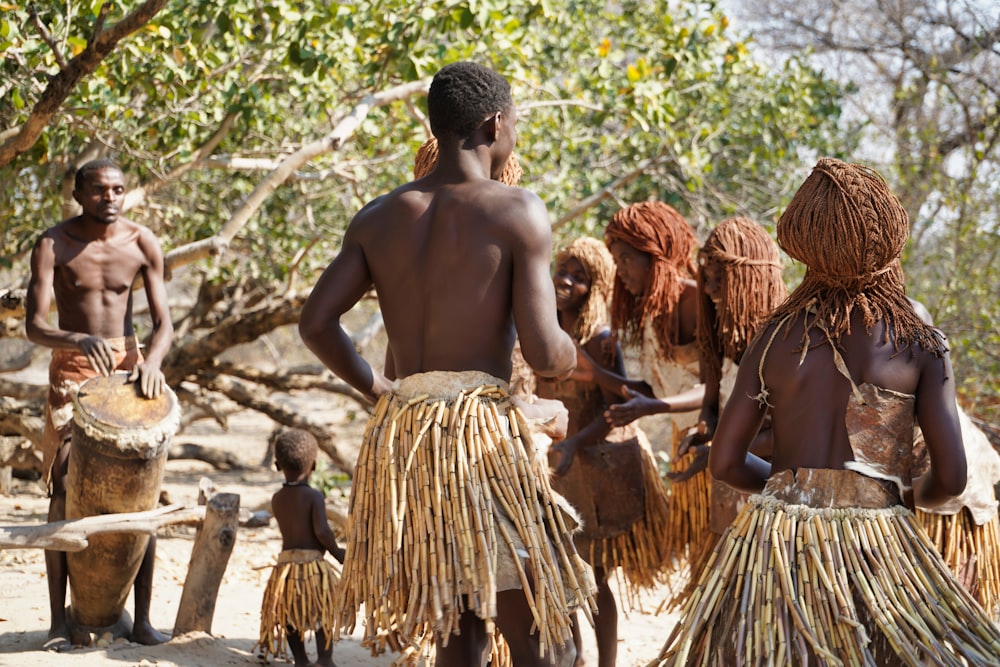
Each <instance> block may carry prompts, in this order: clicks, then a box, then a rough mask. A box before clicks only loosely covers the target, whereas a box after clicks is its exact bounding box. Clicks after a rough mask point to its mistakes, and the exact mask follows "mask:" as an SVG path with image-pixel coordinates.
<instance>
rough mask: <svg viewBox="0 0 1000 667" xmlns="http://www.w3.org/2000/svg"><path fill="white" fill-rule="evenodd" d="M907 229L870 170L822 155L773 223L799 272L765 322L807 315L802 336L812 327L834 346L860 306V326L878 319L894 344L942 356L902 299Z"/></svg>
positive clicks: (869, 325)
mask: <svg viewBox="0 0 1000 667" xmlns="http://www.w3.org/2000/svg"><path fill="white" fill-rule="evenodd" d="M909 232H910V228H909V220H908V219H907V216H906V210H905V209H903V206H902V205H901V204H900V203H899V200H898V199H896V196H895V195H893V194H892V192H891V191H890V190H889V186H888V185H887V184H886V182H885V181H884V180H883V179H882V177H881V176H880V175H879V174H878V173H876V172H875V171H873V170H871V169H869V168H867V167H865V166H862V165H859V164H848V163H845V162H841V161H839V160H834V159H832V158H823V159H822V160H820V161H819V162H818V163H817V164H816V166H815V167H814V168H813V171H812V173H811V174H810V175H809V178H807V179H806V181H805V183H803V184H802V187H800V188H799V190H798V192H796V193H795V197H793V198H792V201H791V203H790V204H789V205H788V209H787V210H785V212H784V214H783V215H782V216H781V219H780V220H779V221H778V243H779V244H780V245H781V247H782V248H784V250H785V252H787V253H788V254H789V255H790V256H791V257H793V258H795V259H797V260H799V261H801V262H803V263H805V265H806V267H807V270H806V275H805V277H804V278H803V279H802V284H801V285H799V287H798V288H797V289H796V290H795V291H794V292H792V295H791V296H790V297H789V298H788V301H786V302H785V303H784V304H782V305H781V306H780V307H779V308H778V310H777V311H776V312H775V314H774V316H773V317H772V320H773V321H781V320H783V319H785V318H786V317H787V316H792V315H795V314H798V313H809V314H808V315H807V316H806V317H807V320H806V321H805V336H808V332H809V330H810V329H812V328H813V327H816V326H819V327H821V328H823V329H824V330H825V331H826V334H827V335H828V336H829V338H830V341H831V342H832V343H834V344H836V342H837V341H838V340H839V339H840V337H841V335H843V334H845V333H850V332H851V313H852V311H853V310H854V309H855V308H860V309H861V312H862V314H863V315H864V323H865V328H866V330H868V331H871V328H872V326H873V325H874V324H875V323H876V322H878V321H880V320H883V319H884V320H885V321H886V334H885V335H886V337H887V338H890V337H891V339H892V341H893V345H894V346H895V348H896V349H903V348H906V347H909V346H910V345H914V344H917V345H920V347H922V348H923V349H925V350H928V351H930V352H935V353H937V354H939V355H940V354H943V353H944V351H945V345H944V342H943V341H942V340H941V339H940V338H939V336H938V335H937V334H936V333H935V332H934V330H933V328H931V327H929V326H928V325H926V324H924V322H923V321H921V319H920V318H919V317H918V316H917V314H916V312H915V311H914V310H913V305H912V304H911V303H910V301H909V300H908V299H907V298H906V289H905V287H904V285H903V271H902V267H901V266H900V264H899V255H900V253H901V252H902V250H903V246H904V245H905V243H906V239H907V237H908V236H909ZM789 320H790V321H791V318H789Z"/></svg>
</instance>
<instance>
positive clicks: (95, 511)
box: [66, 372, 180, 629]
mask: <svg viewBox="0 0 1000 667" xmlns="http://www.w3.org/2000/svg"><path fill="white" fill-rule="evenodd" d="M127 378H128V373H125V372H116V373H113V374H112V375H111V376H109V377H104V376H98V377H95V378H91V379H90V380H87V381H86V382H84V383H83V384H82V385H81V386H80V391H79V392H78V394H77V396H76V397H75V399H74V415H73V442H72V447H71V448H70V454H69V471H68V472H67V475H66V518H67V519H79V518H81V517H86V516H94V515H99V514H114V513H118V512H142V511H146V510H151V509H154V508H155V507H156V505H157V503H158V501H159V497H160V485H161V483H162V482H163V473H164V468H165V464H166V461H167V449H168V448H169V445H170V439H171V438H172V437H173V435H174V433H175V432H176V431H177V427H178V426H179V424H180V408H179V405H178V403H177V397H176V396H175V395H174V393H173V392H172V391H171V390H170V388H169V387H168V388H167V389H166V391H165V393H163V394H161V395H160V396H159V397H157V398H154V399H147V398H145V397H143V396H142V393H141V390H140V389H139V387H138V384H137V383H136V382H128V381H127ZM148 543H149V536H148V535H146V534H143V533H106V534H101V535H94V536H92V537H91V538H90V542H89V546H88V547H87V548H86V549H84V550H83V551H79V552H76V553H67V554H66V560H67V565H68V570H69V587H70V599H71V603H70V618H71V620H72V622H73V623H74V624H76V625H79V626H83V627H86V628H89V629H100V628H108V627H111V626H114V625H116V624H119V622H120V620H121V619H122V611H123V609H124V606H125V601H126V599H127V598H128V595H129V591H130V590H131V588H132V584H133V582H134V581H135V576H136V573H137V572H138V570H139V565H140V564H141V563H142V558H143V556H144V555H145V552H146V546H147V545H148Z"/></svg>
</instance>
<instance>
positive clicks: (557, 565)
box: [336, 372, 594, 664]
mask: <svg viewBox="0 0 1000 667" xmlns="http://www.w3.org/2000/svg"><path fill="white" fill-rule="evenodd" d="M489 380H492V381H493V383H494V384H487V382H488V381H489ZM522 433H523V434H524V435H525V438H524V439H522ZM528 433H529V431H528V427H527V425H526V423H525V421H524V418H523V416H522V415H521V414H520V412H519V411H517V410H516V409H515V408H514V407H513V406H512V405H511V402H510V400H509V396H508V394H507V392H506V389H505V387H504V385H503V383H502V382H501V381H498V380H496V378H492V377H491V376H488V375H485V374H483V373H474V372H472V373H470V372H464V373H423V374H420V375H417V376H411V377H409V378H405V379H403V380H402V381H401V383H400V385H399V388H398V389H397V390H395V391H393V392H389V393H387V394H384V395H383V396H382V397H381V398H380V399H379V401H378V403H377V404H376V407H375V412H374V414H373V416H372V417H371V419H370V420H369V422H368V428H367V431H366V433H365V436H364V440H363V443H362V447H361V451H360V453H359V457H358V465H357V468H356V473H355V478H354V485H353V491H352V497H351V510H350V518H349V520H348V530H347V537H346V542H347V544H346V549H347V555H346V557H345V560H344V562H345V566H344V573H343V577H342V585H341V587H340V588H339V589H338V595H337V612H336V616H337V621H338V628H337V629H336V631H337V632H338V633H339V632H352V631H353V629H354V626H355V619H356V616H357V612H358V610H359V609H360V607H361V606H362V605H364V614H365V633H364V642H365V644H366V645H367V646H368V647H369V648H370V649H371V650H372V652H373V653H380V652H382V651H384V650H385V648H386V647H387V646H389V647H391V648H392V649H393V650H396V651H399V652H401V653H402V655H401V656H400V657H399V658H398V659H397V661H396V662H397V664H414V663H416V662H418V661H419V660H421V659H423V658H426V657H427V656H429V655H432V654H433V647H434V644H435V639H436V635H440V636H441V637H442V640H443V641H447V639H448V638H449V637H450V635H451V634H452V633H454V632H456V631H457V629H458V625H459V618H460V616H461V615H462V613H463V612H465V611H466V610H469V611H472V612H474V613H475V614H476V615H477V616H478V617H479V618H481V619H483V620H484V621H486V630H487V632H488V633H489V634H491V635H492V634H493V632H494V630H495V626H494V623H493V619H495V617H496V614H497V608H496V595H497V592H498V591H500V590H505V589H511V588H521V589H523V590H524V592H525V598H526V600H527V602H528V604H529V607H530V609H531V613H532V615H533V620H534V624H535V626H536V628H537V632H538V639H539V644H540V650H541V651H542V653H543V654H545V655H548V654H549V653H550V652H551V651H553V650H554V649H555V648H557V647H559V646H561V645H563V644H565V643H566V642H568V641H570V639H571V637H572V634H571V620H572V616H571V615H572V613H573V611H572V610H573V609H575V608H576V607H582V608H583V609H584V611H585V613H586V614H587V615H588V617H589V616H590V613H591V612H592V610H593V609H594V601H593V594H592V587H593V580H592V578H591V576H590V573H589V571H588V570H587V566H586V564H585V563H584V562H583V559H582V558H580V556H579V555H578V554H577V552H576V549H575V547H574V546H573V540H572V532H571V530H570V527H569V526H568V525H567V517H566V516H565V515H564V513H563V512H562V511H561V510H560V507H559V506H558V504H557V500H556V497H555V493H554V492H552V490H551V488H550V487H549V484H548V478H547V476H546V475H539V474H537V473H536V472H535V470H536V469H537V463H536V462H534V460H533V458H534V452H533V450H532V445H531V440H530V436H529V435H528ZM529 581H530V586H529Z"/></svg>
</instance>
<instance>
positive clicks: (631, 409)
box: [576, 201, 704, 435]
mask: <svg viewBox="0 0 1000 667" xmlns="http://www.w3.org/2000/svg"><path fill="white" fill-rule="evenodd" d="M604 241H605V243H606V244H607V246H608V250H609V251H610V252H611V256H612V257H613V258H614V260H615V265H616V267H617V272H616V273H615V286H614V293H613V295H612V299H611V327H612V329H613V330H614V331H615V332H616V334H617V335H618V336H619V338H620V340H621V341H622V342H623V343H624V344H626V345H630V346H634V347H636V348H638V351H639V366H640V373H641V378H640V379H629V378H625V377H623V376H620V375H617V374H614V373H610V372H608V371H607V370H605V369H601V368H599V367H597V366H595V365H594V364H593V363H592V362H591V360H590V359H589V357H588V356H587V355H586V354H580V355H579V361H578V366H577V370H576V377H580V378H590V377H592V378H593V379H594V380H595V381H596V382H598V383H599V384H601V386H604V387H606V388H608V389H610V390H611V391H615V392H617V393H619V394H621V395H622V396H623V397H624V398H625V399H627V400H626V401H625V402H624V403H619V404H616V405H613V406H611V407H610V408H609V409H608V411H607V414H606V416H607V419H608V421H609V422H610V423H611V424H612V425H614V426H624V425H625V424H629V423H631V422H633V421H635V420H636V419H639V418H640V417H645V416H649V415H654V414H669V416H670V417H669V418H670V421H671V423H672V424H673V425H674V427H675V428H674V431H675V434H676V433H680V434H682V435H683V434H684V433H685V432H686V431H687V429H689V428H691V427H692V426H694V425H695V423H696V422H697V418H698V413H697V410H698V408H700V407H701V402H702V398H703V397H704V387H703V386H702V385H701V384H700V382H699V371H698V345H697V342H696V329H697V314H696V313H697V297H698V286H697V284H696V283H695V280H694V277H695V263H694V257H695V251H696V250H697V248H698V240H697V238H696V237H695V235H694V230H693V229H692V228H691V225H689V224H688V222H687V220H685V219H684V216H682V215H681V214H680V213H679V212H678V211H677V210H676V209H674V208H673V207H672V206H670V205H668V204H665V203H663V202H660V201H645V202H639V203H636V204H631V205H629V206H626V207H625V208H623V209H621V210H619V211H618V212H617V213H615V214H614V215H613V216H612V218H611V220H610V222H609V223H608V226H607V228H606V229H605V230H604Z"/></svg>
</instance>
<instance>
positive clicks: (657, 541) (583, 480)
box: [536, 238, 670, 667]
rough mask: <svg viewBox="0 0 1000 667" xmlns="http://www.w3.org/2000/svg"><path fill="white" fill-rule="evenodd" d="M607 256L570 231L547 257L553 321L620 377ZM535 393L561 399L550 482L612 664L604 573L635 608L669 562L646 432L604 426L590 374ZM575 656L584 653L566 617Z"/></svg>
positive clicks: (606, 665)
mask: <svg viewBox="0 0 1000 667" xmlns="http://www.w3.org/2000/svg"><path fill="white" fill-rule="evenodd" d="M614 275H615V264H614V260H613V259H612V258H611V255H610V253H609V252H608V249H607V248H606V247H605V245H604V243H602V242H601V241H598V240H597V239H593V238H578V239H576V240H574V241H572V242H571V243H570V244H569V245H567V246H566V247H565V248H563V249H562V250H561V251H560V252H559V253H557V255H556V259H555V273H554V275H553V278H552V281H553V284H554V285H555V292H556V306H557V308H558V311H559V324H560V326H561V327H562V328H563V330H564V331H566V333H568V334H570V336H571V337H572V338H573V340H574V341H576V343H577V345H579V346H580V347H581V348H583V349H584V350H585V351H586V353H587V354H588V355H589V356H590V357H591V358H592V359H594V360H595V361H596V363H599V364H601V365H602V367H605V368H608V369H610V370H612V371H613V372H615V373H617V374H619V375H624V373H625V368H624V362H623V359H622V353H621V349H620V348H619V347H618V345H617V343H616V341H615V340H614V337H613V336H612V334H611V330H610V328H609V327H608V319H609V312H608V310H609V303H610V300H611V290H612V286H613V284H614ZM536 392H537V394H538V395H539V396H540V397H542V398H547V399H553V400H559V401H562V403H563V404H565V406H566V408H567V410H568V413H569V419H568V424H567V429H566V437H565V439H563V440H562V441H560V442H558V443H557V444H555V445H554V446H553V447H552V448H551V449H550V450H549V460H550V462H551V465H552V468H553V469H554V475H553V479H552V488H553V489H554V490H555V491H557V492H558V493H560V494H561V495H562V496H563V497H564V498H566V500H568V501H569V502H570V504H572V505H573V506H574V507H575V508H576V509H577V511H578V512H579V513H580V517H581V519H582V529H581V530H580V532H578V533H576V535H575V536H574V541H575V542H576V547H577V550H578V551H579V553H580V555H581V556H583V558H584V559H585V560H586V561H587V562H588V563H590V565H591V566H592V567H593V568H594V578H595V579H596V582H597V595H596V601H597V614H596V616H595V618H594V621H595V627H594V630H595V636H596V639H597V653H598V662H597V664H598V665H599V666H600V667H613V665H614V664H615V661H616V655H617V650H618V611H617V608H616V602H615V598H614V595H613V593H612V592H611V587H610V585H609V581H608V574H609V573H610V572H613V571H614V570H615V569H616V568H618V567H620V568H621V572H620V576H621V578H620V579H619V581H621V582H622V586H621V588H620V590H621V591H622V592H623V593H624V594H625V595H627V596H628V598H629V604H630V606H634V602H635V600H636V597H637V594H638V592H639V589H641V588H646V587H650V586H653V585H655V584H658V583H661V582H662V581H664V580H665V577H666V574H667V572H666V566H668V565H670V563H669V561H668V559H667V552H666V550H665V547H666V545H667V539H666V530H667V528H668V524H667V496H666V489H665V488H664V486H663V484H662V482H661V481H660V476H659V472H658V470H657V466H656V461H655V459H654V458H653V452H652V449H651V447H650V446H649V441H648V440H647V439H646V437H645V434H644V433H643V432H642V430H641V429H640V428H639V427H638V425H636V424H630V425H627V426H619V427H612V426H611V424H609V423H608V422H607V420H605V418H604V410H605V408H606V407H607V406H608V405H610V404H612V403H615V402H620V401H621V400H622V398H621V396H619V395H618V394H617V393H615V392H609V391H607V390H602V389H601V387H600V386H598V385H597V384H594V383H592V382H583V381H576V380H547V379H545V378H538V380H537V389H536ZM574 641H575V642H576V647H577V655H583V647H582V645H581V636H580V633H579V629H578V627H577V626H576V624H574Z"/></svg>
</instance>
